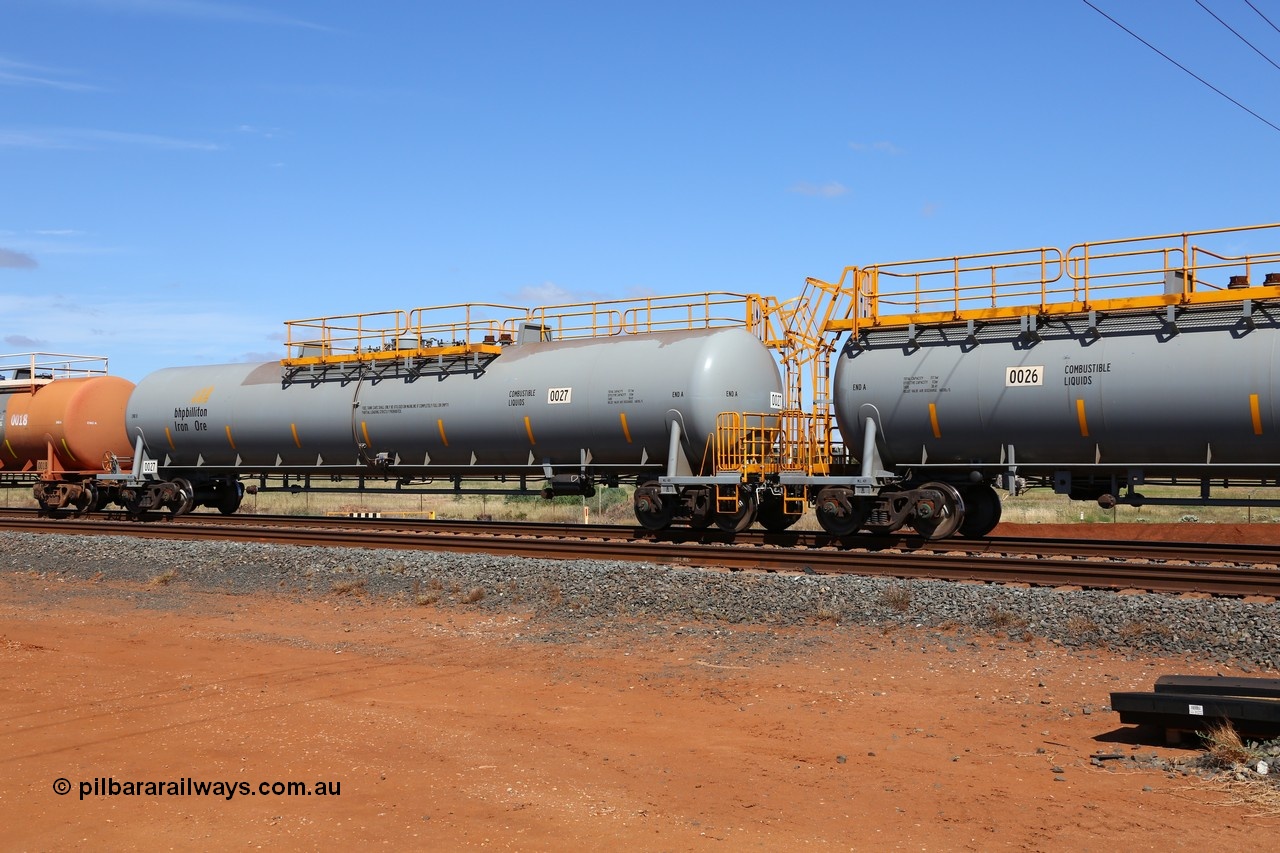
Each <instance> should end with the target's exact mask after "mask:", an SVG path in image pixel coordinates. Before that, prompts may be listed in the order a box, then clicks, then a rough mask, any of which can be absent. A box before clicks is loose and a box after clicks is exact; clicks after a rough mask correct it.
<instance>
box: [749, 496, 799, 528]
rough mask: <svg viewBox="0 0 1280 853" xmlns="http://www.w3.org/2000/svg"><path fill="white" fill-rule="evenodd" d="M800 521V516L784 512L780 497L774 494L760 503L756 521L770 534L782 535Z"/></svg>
mask: <svg viewBox="0 0 1280 853" xmlns="http://www.w3.org/2000/svg"><path fill="white" fill-rule="evenodd" d="M799 520H800V516H799V515H790V514H788V513H787V512H785V511H784V510H783V503H782V498H781V497H780V496H778V495H772V494H771V495H768V496H767V497H765V499H764V500H762V501H761V502H760V510H759V511H758V512H757V513H756V521H758V522H760V526H761V527H763V528H764V529H765V530H768V531H769V532H770V533H781V532H782V531H784V530H786V529H787V528H788V527H790V526H791V525H793V524H795V523H796V522H797V521H799Z"/></svg>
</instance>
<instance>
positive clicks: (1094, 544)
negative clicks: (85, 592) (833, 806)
mask: <svg viewBox="0 0 1280 853" xmlns="http://www.w3.org/2000/svg"><path fill="white" fill-rule="evenodd" d="M25 512H26V514H27V515H28V516H29V515H31V514H32V511H25ZM7 515H8V514H6V513H3V512H0V518H4V517H7ZM103 518H109V519H123V518H124V514H123V513H107V514H106V515H97V516H89V517H87V518H86V519H84V520H98V519H103ZM151 519H152V522H151V523H154V522H155V521H156V520H161V521H172V523H176V524H193V525H226V524H228V523H235V524H238V525H242V526H257V527H262V528H277V527H299V526H305V527H312V528H318V529H351V530H356V529H359V530H399V531H403V532H426V531H430V532H436V533H456V534H465V535H473V534H477V533H484V534H489V535H494V536H522V537H544V538H547V537H550V538H562V539H606V540H625V541H637V540H639V541H651V542H668V543H701V544H706V545H738V546H747V547H750V546H756V547H763V546H769V547H776V548H795V549H805V550H812V549H819V548H835V549H839V550H844V551H849V550H864V551H912V552H920V551H928V552H947V553H954V552H962V553H965V554H970V555H980V554H985V555H990V556H1014V555H1020V554H1021V555H1025V554H1034V555H1038V556H1045V555H1052V556H1056V557H1064V558H1074V559H1098V560H1125V561H1135V560H1145V561H1148V562H1175V563H1192V564H1200V563H1204V564H1208V563H1215V564H1216V563H1227V564H1237V565H1249V566H1266V567H1276V566H1280V545H1270V544H1248V543H1245V544H1226V543H1216V542H1161V541H1147V540H1140V541H1135V540H1116V539H1048V538H1042V537H1034V536H989V537H985V538H982V539H946V540H941V541H933V540H927V539H922V538H921V537H920V536H918V535H916V534H915V533H893V534H888V535H882V536H872V535H870V534H858V535H856V536H849V537H844V538H838V537H833V536H831V535H829V534H827V533H824V532H822V531H811V530H810V531H805V530H798V531H796V530H787V531H783V532H781V533H771V532H768V531H764V530H748V531H745V532H743V533H737V534H733V533H726V532H724V531H721V530H718V529H716V528H706V529H704V530H694V529H691V528H688V527H673V528H669V529H667V530H662V531H652V530H646V529H644V528H643V527H638V526H635V525H606V524H576V523H560V522H523V521H519V522H518V521H470V520H460V519H430V520H427V519H415V518H351V517H346V516H296V515H236V516H234V522H233V521H232V519H231V518H230V517H228V516H224V515H221V514H214V513H195V514H191V515H184V516H177V517H171V516H169V515H168V514H167V513H159V514H156V515H154V516H152V517H151ZM63 520H72V519H63Z"/></svg>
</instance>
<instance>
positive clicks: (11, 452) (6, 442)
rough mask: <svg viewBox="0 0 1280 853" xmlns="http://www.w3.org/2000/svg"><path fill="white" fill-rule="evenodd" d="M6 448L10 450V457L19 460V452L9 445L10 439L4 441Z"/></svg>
mask: <svg viewBox="0 0 1280 853" xmlns="http://www.w3.org/2000/svg"><path fill="white" fill-rule="evenodd" d="M4 446H5V447H7V448H9V455H10V456H12V457H13V458H14V459H17V458H18V452H17V451H16V450H14V449H13V445H12V444H10V443H9V439H7V438H6V439H5V440H4Z"/></svg>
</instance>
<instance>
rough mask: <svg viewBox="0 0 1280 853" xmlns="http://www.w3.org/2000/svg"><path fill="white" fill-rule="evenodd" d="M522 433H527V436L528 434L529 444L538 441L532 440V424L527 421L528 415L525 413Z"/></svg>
mask: <svg viewBox="0 0 1280 853" xmlns="http://www.w3.org/2000/svg"><path fill="white" fill-rule="evenodd" d="M524 434H525V435H527V436H529V444H531V445H532V444H537V443H538V442H536V441H534V440H533V425H532V424H530V423H529V416H528V415H525V416H524Z"/></svg>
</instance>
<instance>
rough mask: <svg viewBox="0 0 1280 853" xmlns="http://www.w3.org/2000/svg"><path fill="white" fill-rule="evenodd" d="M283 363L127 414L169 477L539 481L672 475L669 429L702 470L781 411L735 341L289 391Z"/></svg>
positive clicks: (527, 356)
mask: <svg viewBox="0 0 1280 853" xmlns="http://www.w3.org/2000/svg"><path fill="white" fill-rule="evenodd" d="M281 378H282V373H281V366H280V364H279V363H278V362H268V363H266V364H225V365H215V366H205V367H177V368H168V369H165V370H159V371H156V372H155V373H152V374H150V375H149V376H147V377H145V378H144V379H143V380H142V381H141V382H140V383H138V386H137V388H136V390H135V391H134V392H133V395H132V397H131V398H130V400H129V405H128V410H127V413H126V422H127V425H128V431H129V435H130V438H131V439H132V438H133V437H134V436H136V435H138V434H141V435H142V436H143V438H144V440H145V442H146V446H147V449H148V452H149V453H150V455H151V456H152V457H154V458H156V459H159V460H160V461H161V465H162V466H164V467H167V468H194V467H202V468H205V469H209V468H221V469H228V468H232V469H234V468H239V469H242V470H245V471H253V472H259V471H261V472H263V473H273V472H280V473H287V472H297V473H326V474H353V473H369V472H370V470H371V466H372V467H374V468H375V469H376V467H377V466H380V465H383V464H385V465H387V466H389V468H390V470H391V471H392V472H393V473H399V474H402V475H406V476H408V475H413V476H437V475H438V476H453V475H464V476H467V475H470V476H491V475H498V474H505V475H520V474H529V475H532V476H541V475H542V473H543V472H544V470H545V467H544V466H545V465H548V464H549V465H551V466H552V467H553V468H555V469H557V470H558V471H560V472H577V471H578V470H579V469H580V467H581V466H582V464H583V462H584V460H586V461H587V463H588V465H587V468H588V470H589V471H599V472H600V473H620V474H626V473H636V472H637V471H639V470H653V471H657V470H660V469H663V468H665V466H666V462H667V448H668V443H669V435H670V426H669V425H670V423H671V421H672V420H673V419H676V420H679V421H680V422H681V432H682V435H683V436H684V451H685V455H686V456H687V458H688V459H689V461H690V462H691V463H692V465H693V467H694V468H695V469H696V468H697V466H698V464H699V463H700V461H701V460H702V458H703V452H704V446H705V443H706V441H707V440H708V438H709V436H710V435H711V434H712V433H713V431H714V428H715V419H716V415H717V414H718V413H720V412H722V411H727V410H734V411H758V412H767V411H769V410H770V406H771V404H775V403H777V401H778V400H780V398H781V393H780V392H781V389H782V381H781V378H780V375H779V370H778V367H777V364H776V363H775V361H774V359H773V356H772V354H771V353H770V352H769V351H768V350H767V349H766V348H765V347H764V345H763V344H761V342H760V341H759V340H757V339H756V338H755V337H753V336H752V335H751V334H749V333H748V332H746V331H744V330H742V329H710V330H696V331H680V332H663V333H653V334H644V335H627V336H619V337H610V338H586V339H576V340H568V341H559V342H526V343H519V344H514V345H511V346H510V347H508V348H506V349H505V350H504V351H503V352H502V353H501V354H500V355H498V357H497V358H496V359H494V360H493V361H492V362H491V363H490V364H489V365H488V366H487V368H486V369H485V370H484V371H483V372H482V373H479V374H475V373H456V374H453V375H449V376H445V377H443V378H437V377H436V376H431V375H425V376H421V377H418V378H417V379H416V380H413V381H406V380H405V379H403V378H388V379H382V380H379V381H376V382H371V381H369V380H367V379H366V380H363V381H351V382H349V383H346V384H344V383H342V382H337V381H326V382H319V383H316V384H312V383H310V382H308V381H296V382H293V383H292V384H289V385H287V386H284V385H283V384H282V381H281Z"/></svg>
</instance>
